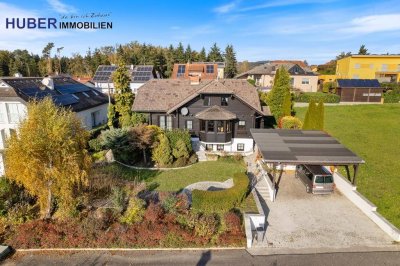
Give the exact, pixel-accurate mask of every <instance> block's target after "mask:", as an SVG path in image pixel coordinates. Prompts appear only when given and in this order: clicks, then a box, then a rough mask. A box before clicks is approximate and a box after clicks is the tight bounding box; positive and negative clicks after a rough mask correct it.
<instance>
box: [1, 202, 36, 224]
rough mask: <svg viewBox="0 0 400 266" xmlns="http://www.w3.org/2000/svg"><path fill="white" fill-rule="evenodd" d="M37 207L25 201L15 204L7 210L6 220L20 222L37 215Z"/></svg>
mask: <svg viewBox="0 0 400 266" xmlns="http://www.w3.org/2000/svg"><path fill="white" fill-rule="evenodd" d="M37 214H38V209H37V208H35V207H34V206H31V205H29V204H28V203H27V202H20V203H17V204H15V205H14V206H13V207H11V208H10V209H9V210H8V213H7V221H8V222H9V223H11V224H22V223H25V222H27V221H30V220H33V219H35V218H36V217H37Z"/></svg>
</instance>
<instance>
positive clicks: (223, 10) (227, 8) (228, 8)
mask: <svg viewBox="0 0 400 266" xmlns="http://www.w3.org/2000/svg"><path fill="white" fill-rule="evenodd" d="M238 3H239V1H233V2H230V3H228V4H225V5H222V6H218V7H216V8H214V9H213V11H214V12H215V13H218V14H225V13H228V12H230V11H232V10H233V9H234V8H235V7H236V6H237V4H238Z"/></svg>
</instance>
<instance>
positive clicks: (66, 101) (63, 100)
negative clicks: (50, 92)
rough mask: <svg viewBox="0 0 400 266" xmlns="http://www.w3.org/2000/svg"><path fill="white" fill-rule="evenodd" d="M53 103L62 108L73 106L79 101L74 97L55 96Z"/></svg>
mask: <svg viewBox="0 0 400 266" xmlns="http://www.w3.org/2000/svg"><path fill="white" fill-rule="evenodd" d="M53 101H54V103H56V104H58V105H61V106H66V105H71V104H74V103H78V102H79V100H77V99H75V98H74V97H73V96H72V95H55V96H53Z"/></svg>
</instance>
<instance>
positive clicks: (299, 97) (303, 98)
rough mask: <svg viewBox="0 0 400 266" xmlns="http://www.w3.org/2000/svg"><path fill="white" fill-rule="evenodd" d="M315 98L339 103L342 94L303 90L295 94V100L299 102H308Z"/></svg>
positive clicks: (317, 100)
mask: <svg viewBox="0 0 400 266" xmlns="http://www.w3.org/2000/svg"><path fill="white" fill-rule="evenodd" d="M311 99H313V100H314V101H315V102H319V101H321V100H322V101H323V102H324V103H338V102H340V96H339V95H337V94H333V93H323V92H301V93H299V94H295V95H294V101H295V102H299V103H308V102H310V100H311Z"/></svg>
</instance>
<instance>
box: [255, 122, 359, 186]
mask: <svg viewBox="0 0 400 266" xmlns="http://www.w3.org/2000/svg"><path fill="white" fill-rule="evenodd" d="M250 131H251V135H252V136H253V139H254V141H255V143H256V151H257V152H259V153H260V154H261V155H262V162H263V163H266V164H268V165H271V166H272V167H271V169H272V171H270V172H269V174H270V175H271V176H272V183H273V186H274V187H276V181H277V172H278V171H277V168H278V166H280V167H281V168H280V169H281V173H282V169H283V166H285V165H299V164H311V165H323V166H344V167H345V168H346V171H347V178H348V179H349V181H351V183H352V184H353V185H355V184H356V176H357V170H358V166H359V165H360V164H363V163H365V162H364V160H363V159H361V158H360V157H358V156H357V155H356V154H355V153H353V152H352V151H350V150H349V149H347V148H346V147H345V146H343V145H342V144H341V143H340V142H339V141H337V140H336V139H335V138H333V137H332V136H330V135H329V134H327V133H325V132H323V131H317V130H292V129H251V130H250ZM349 166H352V167H353V174H352V175H351V174H350V169H349Z"/></svg>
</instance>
